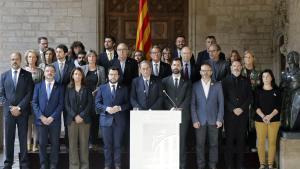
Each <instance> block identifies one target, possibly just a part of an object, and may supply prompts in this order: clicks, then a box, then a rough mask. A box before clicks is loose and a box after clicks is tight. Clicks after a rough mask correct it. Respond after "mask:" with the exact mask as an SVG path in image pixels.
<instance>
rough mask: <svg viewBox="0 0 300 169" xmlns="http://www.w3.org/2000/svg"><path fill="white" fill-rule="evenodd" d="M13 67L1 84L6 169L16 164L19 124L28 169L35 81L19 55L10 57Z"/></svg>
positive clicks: (23, 163)
mask: <svg viewBox="0 0 300 169" xmlns="http://www.w3.org/2000/svg"><path fill="white" fill-rule="evenodd" d="M10 66H11V69H10V70H8V71H6V72H4V73H3V74H2V75H1V83H0V104H3V113H4V115H3V116H4V135H5V161H4V169H11V168H12V165H13V163H14V143H15V132H16V125H17V126H18V135H19V143H20V154H19V157H20V160H19V161H20V167H21V168H22V169H24V168H25V169H27V168H28V159H27V125H28V113H29V112H30V100H31V96H32V89H33V81H32V77H31V73H29V72H27V71H26V70H24V69H22V68H21V54H20V53H19V52H14V53H12V54H11V55H10Z"/></svg>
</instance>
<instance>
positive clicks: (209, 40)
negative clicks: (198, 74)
mask: <svg viewBox="0 0 300 169" xmlns="http://www.w3.org/2000/svg"><path fill="white" fill-rule="evenodd" d="M212 44H217V39H216V37H215V36H207V37H206V38H205V45H206V49H205V50H203V51H201V52H199V53H198V57H197V62H196V65H197V66H198V67H199V68H200V66H201V65H202V64H203V63H204V62H205V61H206V60H208V59H210V55H209V49H208V48H209V47H210V45H212ZM220 60H225V54H224V53H223V52H221V53H220ZM199 70H200V69H199Z"/></svg>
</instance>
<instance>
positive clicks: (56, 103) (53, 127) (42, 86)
mask: <svg viewBox="0 0 300 169" xmlns="http://www.w3.org/2000/svg"><path fill="white" fill-rule="evenodd" d="M63 104H64V89H63V86H61V85H59V84H58V83H57V82H55V83H54V85H53V87H52V90H51V94H50V98H49V100H48V97H47V92H46V83H45V81H42V82H40V83H38V84H36V85H35V87H34V93H33V98H32V108H33V112H34V115H35V124H36V126H37V129H38V133H39V145H40V153H39V156H40V164H41V166H44V167H45V166H46V165H47V152H46V146H47V144H48V135H49V136H50V142H51V157H50V166H51V167H50V168H56V167H57V163H58V153H59V136H60V127H61V112H62V110H63V106H64V105H63ZM42 115H43V116H45V117H50V116H51V117H53V119H54V121H53V122H52V123H51V124H50V125H44V124H43V123H42V122H41V120H40V118H41V116H42Z"/></svg>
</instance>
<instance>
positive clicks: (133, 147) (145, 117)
mask: <svg viewBox="0 0 300 169" xmlns="http://www.w3.org/2000/svg"><path fill="white" fill-rule="evenodd" d="M180 123H181V111H161V110H159V111H153V110H152V111H139V110H137V111H135V110H133V111H131V112H130V169H177V168H179V131H180V130H179V125H180Z"/></svg>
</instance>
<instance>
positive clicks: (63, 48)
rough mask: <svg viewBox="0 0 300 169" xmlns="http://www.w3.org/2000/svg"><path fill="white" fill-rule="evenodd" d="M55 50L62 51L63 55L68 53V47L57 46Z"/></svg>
mask: <svg viewBox="0 0 300 169" xmlns="http://www.w3.org/2000/svg"><path fill="white" fill-rule="evenodd" d="M57 48H59V49H62V50H63V51H64V52H65V53H68V47H67V46H66V45H64V44H59V45H58V46H57V47H56V49H57Z"/></svg>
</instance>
